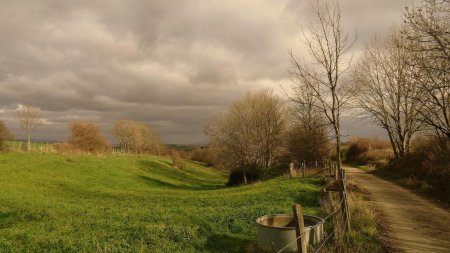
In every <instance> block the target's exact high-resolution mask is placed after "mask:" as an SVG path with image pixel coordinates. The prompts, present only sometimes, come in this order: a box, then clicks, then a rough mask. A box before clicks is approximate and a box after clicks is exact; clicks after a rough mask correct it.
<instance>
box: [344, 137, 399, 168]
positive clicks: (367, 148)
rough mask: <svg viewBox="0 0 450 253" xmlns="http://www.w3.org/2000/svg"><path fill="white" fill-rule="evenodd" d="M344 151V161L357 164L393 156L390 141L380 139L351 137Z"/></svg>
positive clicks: (369, 162)
mask: <svg viewBox="0 0 450 253" xmlns="http://www.w3.org/2000/svg"><path fill="white" fill-rule="evenodd" d="M346 153H347V154H346V161H347V162H349V163H354V164H358V165H365V164H374V163H378V162H379V161H383V160H384V161H386V160H389V159H391V158H392V157H393V152H392V148H391V145H390V143H389V142H388V141H383V140H380V139H368V138H355V139H352V140H351V141H350V143H349V147H348V150H347V152H346Z"/></svg>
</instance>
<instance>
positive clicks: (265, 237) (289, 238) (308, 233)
mask: <svg viewBox="0 0 450 253" xmlns="http://www.w3.org/2000/svg"><path fill="white" fill-rule="evenodd" d="M303 219H304V223H305V234H304V235H303V236H305V239H306V241H307V242H308V244H309V245H314V244H316V243H319V242H320V241H322V240H323V236H324V230H323V219H321V218H319V217H316V216H308V215H304V216H303ZM256 224H257V236H258V246H259V248H261V249H262V250H264V251H267V252H277V251H279V250H281V249H282V248H284V247H285V246H286V245H288V244H289V246H288V247H287V248H286V249H285V251H284V252H297V243H296V242H295V239H296V238H297V235H296V232H295V227H294V217H293V216H292V215H290V214H274V215H265V216H261V217H259V218H258V219H256ZM317 224H319V225H317ZM316 225H317V226H316ZM313 226H315V227H314V228H312V227H313ZM311 228H312V229H311Z"/></svg>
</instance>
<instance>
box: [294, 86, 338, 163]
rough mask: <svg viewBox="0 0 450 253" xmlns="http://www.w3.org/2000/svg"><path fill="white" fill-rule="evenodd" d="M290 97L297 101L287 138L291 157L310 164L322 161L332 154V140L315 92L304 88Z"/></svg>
mask: <svg viewBox="0 0 450 253" xmlns="http://www.w3.org/2000/svg"><path fill="white" fill-rule="evenodd" d="M293 82H295V80H293ZM305 88H306V87H305ZM289 98H290V99H291V100H292V101H294V102H295V103H293V106H292V107H291V111H292V115H293V117H292V118H293V121H292V122H293V124H291V126H290V129H289V131H288V136H287V138H286V141H287V143H286V144H287V148H288V150H289V153H290V155H291V157H292V158H293V159H295V160H296V161H298V162H302V161H306V162H308V163H310V164H312V163H313V162H315V161H322V160H323V159H325V158H327V157H328V156H329V155H330V152H329V151H330V150H329V149H330V140H329V138H328V133H327V128H326V122H325V119H324V118H323V116H322V114H321V112H320V111H319V110H318V108H317V106H316V103H317V99H316V97H315V96H314V92H313V91H312V90H308V89H303V90H301V92H296V93H295V94H294V96H289Z"/></svg>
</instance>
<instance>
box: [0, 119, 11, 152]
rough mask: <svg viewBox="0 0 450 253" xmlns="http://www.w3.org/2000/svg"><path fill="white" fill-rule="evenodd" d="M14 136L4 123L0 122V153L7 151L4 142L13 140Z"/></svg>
mask: <svg viewBox="0 0 450 253" xmlns="http://www.w3.org/2000/svg"><path fill="white" fill-rule="evenodd" d="M13 138H14V137H13V135H12V134H11V132H10V131H9V129H8V128H7V127H6V125H5V123H3V121H0V151H2V150H4V149H5V146H4V142H5V141H6V140H11V139H13Z"/></svg>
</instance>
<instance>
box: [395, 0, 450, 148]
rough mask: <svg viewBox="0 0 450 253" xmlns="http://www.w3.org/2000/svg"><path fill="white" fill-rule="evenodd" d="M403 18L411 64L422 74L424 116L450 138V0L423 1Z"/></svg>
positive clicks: (431, 124)
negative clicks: (411, 55) (408, 42)
mask: <svg viewBox="0 0 450 253" xmlns="http://www.w3.org/2000/svg"><path fill="white" fill-rule="evenodd" d="M404 20H405V26H404V29H403V35H404V36H405V38H406V39H408V40H409V41H410V44H409V45H408V47H406V49H407V50H409V51H410V52H411V53H412V54H413V55H414V57H412V58H411V60H410V61H409V62H408V63H409V64H410V65H411V66H413V67H415V68H417V69H418V70H420V74H421V76H420V79H419V80H420V82H418V85H419V87H420V88H421V91H422V94H421V96H419V97H417V98H416V99H417V100H418V101H419V102H421V103H422V105H423V108H422V110H421V111H420V113H421V116H422V117H421V119H422V120H423V121H424V122H425V123H426V124H427V125H429V126H431V127H432V128H433V129H434V130H436V132H437V133H438V134H439V135H440V136H447V139H449V140H450V1H448V0H423V1H422V3H421V5H420V6H418V7H414V8H407V9H406V12H405V15H404ZM423 95H424V96H425V97H423Z"/></svg>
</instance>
